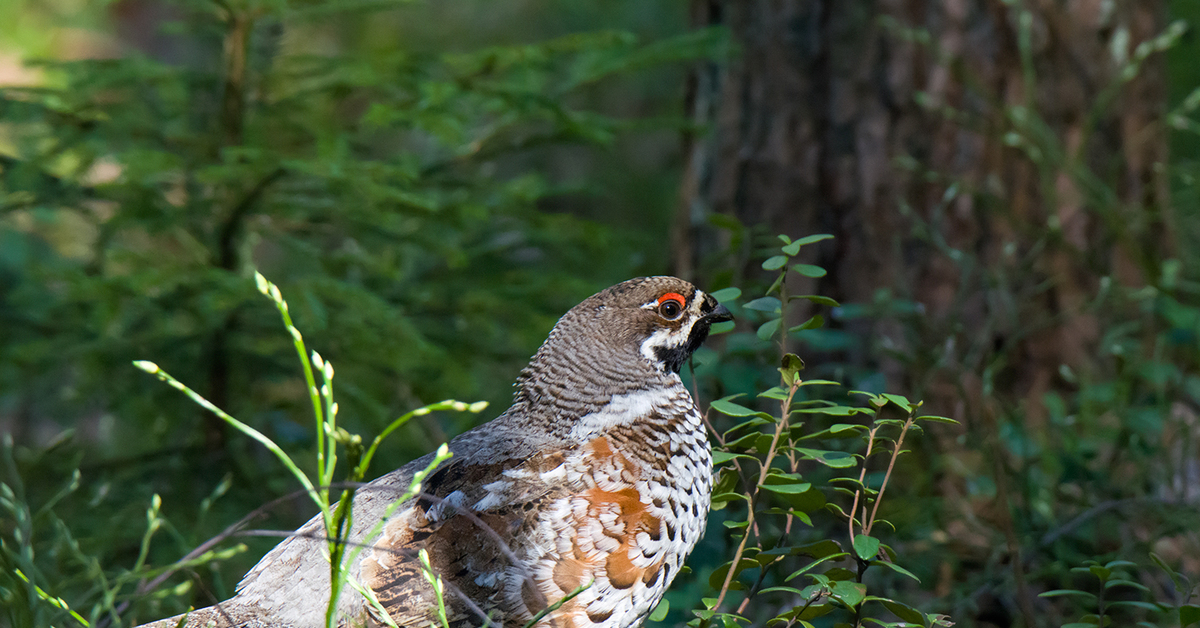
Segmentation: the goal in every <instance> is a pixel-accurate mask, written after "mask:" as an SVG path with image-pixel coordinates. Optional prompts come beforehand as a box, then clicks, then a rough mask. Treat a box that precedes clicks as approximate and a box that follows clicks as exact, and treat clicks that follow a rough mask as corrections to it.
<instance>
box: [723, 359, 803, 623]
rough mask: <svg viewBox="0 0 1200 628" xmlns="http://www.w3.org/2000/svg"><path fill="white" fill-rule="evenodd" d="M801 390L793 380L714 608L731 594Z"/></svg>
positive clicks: (748, 498) (747, 497)
mask: <svg viewBox="0 0 1200 628" xmlns="http://www.w3.org/2000/svg"><path fill="white" fill-rule="evenodd" d="M797 390H800V380H799V379H796V380H793V382H792V384H791V386H789V387H788V395H787V399H785V400H784V401H783V402H782V404H781V406H780V407H781V416H780V418H779V422H778V423H777V424H776V425H775V435H774V436H773V437H772V438H771V446H770V448H769V449H768V450H767V457H766V459H765V460H764V461H763V463H762V466H761V467H760V468H759V472H758V483H757V484H755V486H754V489H753V491H749V492H747V493H746V508H747V510H748V511H749V515H748V519H747V522H746V533H745V534H743V535H742V541H741V543H739V544H738V548H737V551H736V552H734V554H733V562H732V563H731V565H730V567H729V573H727V574H725V582H724V583H722V585H721V592H720V593H719V594H717V601H716V603H715V604H713V608H720V606H721V602H723V601H724V600H725V596H726V595H727V594H728V593H729V587H730V585H731V584H732V583H733V576H734V574H735V573H737V566H738V563H739V562H741V560H742V555H743V554H744V553H745V552H746V542H747V541H748V540H749V539H750V529H751V528H752V527H753V525H754V506H755V503H756V501H757V498H758V494H759V492H760V491H761V490H762V486H763V484H764V483H765V482H766V480H767V474H768V473H769V472H770V470H771V462H772V461H773V460H774V458H775V453H776V451H777V448H778V446H779V439H780V438H781V437H782V436H783V432H784V430H785V429H786V428H787V424H788V417H789V415H790V414H791V407H792V398H793V397H795V396H796V391H797Z"/></svg>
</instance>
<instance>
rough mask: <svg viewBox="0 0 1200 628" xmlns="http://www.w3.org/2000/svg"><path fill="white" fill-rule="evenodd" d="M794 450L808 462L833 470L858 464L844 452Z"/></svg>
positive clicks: (799, 448)
mask: <svg viewBox="0 0 1200 628" xmlns="http://www.w3.org/2000/svg"><path fill="white" fill-rule="evenodd" d="M795 450H796V451H797V452H799V453H800V454H801V455H803V456H804V457H805V458H808V459H809V460H816V461H817V462H820V463H821V464H823V465H826V466H829V467H833V468H835V469H845V468H847V467H853V466H854V465H856V464H857V463H858V461H857V460H856V459H855V457H854V456H853V455H851V454H848V453H846V452H844V451H821V450H818V449H804V448H801V447H797V448H795Z"/></svg>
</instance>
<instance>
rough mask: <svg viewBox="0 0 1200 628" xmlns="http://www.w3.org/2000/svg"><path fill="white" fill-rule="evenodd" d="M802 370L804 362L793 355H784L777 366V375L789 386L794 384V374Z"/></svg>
mask: <svg viewBox="0 0 1200 628" xmlns="http://www.w3.org/2000/svg"><path fill="white" fill-rule="evenodd" d="M803 369H804V360H801V359H800V356H798V355H796V354H795V353H785V354H784V355H783V360H781V362H780V365H779V369H778V370H779V375H780V376H782V377H783V381H784V383H786V384H787V385H788V386H791V385H792V384H794V383H795V382H796V374H797V373H799V372H800V371H801V370H803Z"/></svg>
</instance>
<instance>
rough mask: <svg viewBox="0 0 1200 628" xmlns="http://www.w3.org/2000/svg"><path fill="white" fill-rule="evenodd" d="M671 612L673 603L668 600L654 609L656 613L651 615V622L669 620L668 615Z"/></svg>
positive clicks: (664, 599)
mask: <svg viewBox="0 0 1200 628" xmlns="http://www.w3.org/2000/svg"><path fill="white" fill-rule="evenodd" d="M670 610H671V602H670V601H669V600H667V599H666V598H663V601H661V602H659V603H658V606H655V607H654V612H653V613H650V621H662V620H664V619H666V618H667V613H668V612H669V611H670Z"/></svg>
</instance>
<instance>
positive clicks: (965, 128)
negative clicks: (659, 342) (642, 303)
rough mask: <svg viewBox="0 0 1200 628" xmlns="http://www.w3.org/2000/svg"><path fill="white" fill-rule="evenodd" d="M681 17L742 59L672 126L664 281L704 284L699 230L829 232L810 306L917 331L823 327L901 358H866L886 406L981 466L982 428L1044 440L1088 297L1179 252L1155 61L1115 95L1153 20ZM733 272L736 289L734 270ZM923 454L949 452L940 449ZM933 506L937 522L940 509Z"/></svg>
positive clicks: (795, 2)
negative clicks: (684, 127) (942, 433)
mask: <svg viewBox="0 0 1200 628" xmlns="http://www.w3.org/2000/svg"><path fill="white" fill-rule="evenodd" d="M692 10H693V20H694V22H695V24H696V25H697V26H707V25H712V24H723V25H725V26H727V27H728V28H729V30H730V32H731V35H732V36H733V38H734V40H735V41H736V42H737V43H738V44H739V45H740V51H739V54H737V55H736V56H734V57H733V58H731V59H729V60H725V61H721V62H716V63H711V64H706V65H703V66H701V67H699V68H697V70H696V72H695V73H694V76H693V82H692V85H691V89H690V90H689V102H688V106H689V108H690V114H691V115H692V116H693V118H694V119H695V120H696V121H697V122H699V123H702V124H707V125H709V127H710V128H711V132H710V133H709V134H708V135H705V136H700V137H696V138H692V139H691V140H690V144H689V146H688V151H687V153H686V154H687V155H688V163H687V171H686V176H685V178H684V184H683V188H682V193H681V202H680V211H679V214H678V220H677V221H676V231H675V234H674V239H675V243H676V245H677V246H676V250H675V255H676V257H675V260H674V263H675V270H676V271H678V272H680V273H683V274H684V275H685V276H692V275H701V282H702V283H704V282H705V280H706V279H711V277H709V278H705V277H703V274H704V273H705V270H704V262H705V260H706V259H708V258H711V256H712V255H714V254H715V253H714V251H716V250H718V249H719V248H720V246H719V245H720V244H721V242H720V239H721V238H722V237H725V238H726V241H725V242H724V244H726V245H728V244H729V243H730V242H729V237H728V235H727V232H722V231H720V230H717V229H714V228H713V227H711V226H710V223H711V217H712V216H713V215H723V216H727V217H732V218H735V219H736V220H737V221H739V222H741V223H742V224H743V225H757V226H764V227H765V228H763V229H761V231H762V232H763V233H766V234H775V233H786V234H789V235H792V236H793V237H796V236H801V235H806V234H810V233H822V232H824V233H832V234H834V235H835V236H837V237H836V239H835V240H833V241H830V242H826V243H825V245H826V246H824V248H821V249H820V250H819V254H818V256H819V259H817V261H818V262H819V263H821V264H822V265H824V266H825V267H826V268H827V269H828V270H829V274H828V275H827V276H826V277H825V278H824V279H822V280H821V283H820V285H819V286H816V288H817V289H818V290H820V291H821V293H822V294H827V295H829V296H833V297H835V298H837V299H838V300H840V301H842V302H843V303H847V302H850V303H868V304H869V303H872V302H873V300H874V299H875V296H876V294H877V293H878V291H881V290H886V291H887V292H888V293H889V294H890V295H891V297H892V299H893V301H892V302H893V303H894V302H896V301H895V300H907V301H910V302H912V303H913V304H915V307H916V312H917V315H916V316H907V317H906V316H902V315H897V316H889V315H887V313H881V315H879V316H877V317H875V318H873V319H870V320H869V321H856V322H838V321H834V324H835V325H837V324H840V325H843V326H845V327H846V328H848V329H851V330H852V331H855V332H856V333H859V334H860V337H862V338H864V339H866V338H882V339H883V341H884V342H886V343H887V344H888V345H889V346H890V347H892V348H893V349H898V351H897V352H896V354H897V355H901V356H904V357H903V358H901V359H881V358H873V359H875V360H877V365H878V366H881V367H882V368H883V370H884V372H885V373H886V374H887V375H888V378H889V387H892V388H893V389H895V390H900V391H904V392H905V393H911V394H913V395H915V396H920V397H921V398H923V399H925V400H926V401H927V403H928V405H929V407H930V409H931V411H932V412H934V413H938V414H944V415H947V416H951V417H953V418H956V419H958V420H960V421H962V422H963V423H964V424H965V426H966V430H967V433H968V437H969V439H970V440H969V442H970V444H971V445H972V446H976V447H986V446H987V445H989V444H991V445H992V446H997V445H998V443H997V442H996V441H997V438H998V431H997V429H998V428H997V427H996V426H997V424H998V415H1001V414H1005V413H1010V412H1012V411H1013V410H1014V409H1017V408H1019V409H1020V413H1019V416H1020V417H1021V418H1020V419H1019V420H1021V421H1023V424H1022V425H1021V426H1020V428H1021V429H1024V430H1027V431H1030V432H1032V433H1039V434H1045V433H1046V432H1047V429H1048V428H1047V426H1046V425H1045V414H1046V413H1045V410H1044V408H1043V405H1042V404H1043V398H1044V395H1045V393H1047V392H1048V391H1052V390H1054V389H1056V388H1061V387H1064V386H1067V383H1066V382H1064V381H1063V379H1062V377H1061V375H1060V373H1061V372H1062V371H1061V370H1060V367H1062V366H1063V365H1066V366H1067V367H1069V368H1070V369H1074V370H1075V371H1076V372H1079V371H1084V372H1086V371H1087V369H1089V368H1091V367H1092V366H1093V364H1094V357H1093V356H1095V355H1096V345H1097V343H1098V341H1099V334H1100V331H1101V321H1099V320H1098V318H1097V313H1096V312H1095V309H1094V308H1092V307H1091V305H1092V304H1093V303H1094V299H1095V295H1096V294H1097V292H1098V290H1099V286H1100V285H1101V282H1102V281H1106V280H1107V279H1105V278H1111V280H1112V281H1115V282H1116V283H1117V284H1124V285H1139V284H1141V283H1142V282H1143V281H1145V279H1146V277H1147V276H1148V275H1147V274H1148V273H1149V272H1152V263H1153V260H1154V259H1155V258H1157V259H1162V258H1163V257H1164V255H1162V253H1161V251H1162V249H1163V248H1164V247H1165V248H1167V249H1171V248H1172V247H1173V246H1174V244H1173V243H1172V242H1171V239H1170V236H1169V231H1168V230H1167V229H1166V228H1165V225H1166V223H1167V219H1166V217H1165V210H1164V208H1165V207H1166V205H1167V203H1166V200H1167V199H1166V185H1165V181H1164V177H1163V176H1162V175H1161V174H1160V172H1161V169H1160V167H1159V166H1160V164H1161V163H1162V162H1164V161H1165V159H1166V141H1165V132H1164V129H1163V128H1162V127H1161V125H1160V123H1159V120H1160V119H1161V117H1162V107H1163V106H1164V99H1165V88H1164V75H1163V70H1162V68H1161V66H1160V61H1159V59H1158V58H1157V55H1154V54H1151V55H1149V57H1148V58H1147V59H1146V61H1145V62H1144V63H1141V64H1140V67H1139V68H1138V69H1137V72H1136V75H1135V76H1133V78H1128V77H1124V78H1123V77H1122V72H1126V71H1127V68H1129V67H1130V60H1132V59H1135V58H1136V56H1137V55H1136V51H1137V49H1138V46H1139V44H1141V43H1142V42H1148V41H1150V40H1153V39H1154V38H1155V37H1157V36H1158V35H1160V34H1161V33H1162V32H1163V30H1164V28H1165V24H1164V15H1163V14H1164V10H1165V7H1164V3H1163V2H1161V1H1146V2H1116V3H1112V2H1103V1H1102V0H1029V1H1027V2H1002V1H1001V0H944V1H938V2H933V1H929V0H875V1H872V2H836V1H834V0H738V1H729V2H722V1H720V0H695V1H694V2H693V4H692ZM723 234H724V235H723ZM734 244H737V243H736V242H735V243H734ZM747 250H748V247H743V251H747ZM741 263H742V264H743V267H742V269H741V272H742V273H743V274H749V273H753V272H755V271H754V268H755V263H756V262H755V261H754V260H751V259H750V258H749V256H748V255H746V256H744V257H743V258H742V260H741ZM736 279H737V278H735V280H736ZM855 325H857V326H858V327H857V328H855V327H853V326H855ZM866 342H868V341H867V340H864V343H866ZM864 355H868V356H869V355H875V356H878V355H880V352H874V353H871V352H868V353H865V354H864ZM845 357H846V359H857V358H855V357H854V356H845ZM867 359H872V358H867ZM1013 416H1016V415H1015V414H1014V415H1013ZM937 446H938V448H939V449H941V450H943V451H946V450H954V449H956V448H961V445H957V444H955V441H954V440H953V439H951V438H948V437H945V438H943V440H942V441H941V442H939V443H938V445H937ZM996 462H997V465H996V469H997V470H998V471H997V472H998V473H1003V472H1004V469H1005V468H1006V465H1007V464H1008V463H1007V462H1006V461H1005V460H1003V459H998V460H997V461H996ZM989 466H990V465H988V464H986V463H983V464H981V465H980V467H979V469H980V471H981V472H983V473H987V472H989V471H991V469H989V468H988V467H989ZM1000 479H1003V478H1002V477H1001V478H1000ZM942 490H943V493H944V494H945V496H946V497H947V498H951V499H948V500H947V501H948V502H950V501H952V500H953V498H956V497H957V495H956V492H957V491H959V489H958V488H957V487H955V486H953V485H947V486H944V487H943V489H942ZM1000 492H1001V494H1000V496H999V500H1000V503H999V504H998V505H997V506H998V507H996V508H995V509H994V510H995V513H996V514H995V515H994V516H993V521H992V522H993V524H994V526H995V529H996V530H997V531H998V533H1000V534H1002V535H1003V537H1004V540H1005V541H1006V542H1007V544H1008V545H1009V548H1010V551H1011V553H1012V554H1013V556H1012V558H1014V559H1016V560H1013V561H1012V564H1013V565H1014V568H1015V574H1014V575H1015V576H1016V578H1017V580H1018V582H1020V580H1021V579H1022V575H1021V573H1020V565H1021V561H1020V560H1019V555H1018V550H1019V543H1018V542H1017V539H1016V538H1015V537H1014V532H1013V529H1012V528H1013V523H1012V519H1011V516H1010V514H1009V513H1010V508H1012V507H1015V504H1014V503H1012V500H1016V499H1018V498H1017V497H1012V498H1010V497H1009V496H1008V495H1007V493H1006V491H1005V490H1004V488H1003V485H1002V484H1001V491H1000ZM1020 597H1021V598H1024V600H1018V601H1017V602H1018V603H1019V604H1020V606H1021V612H1022V614H1023V615H1025V619H1026V622H1027V625H1030V624H1029V623H1028V622H1030V621H1032V614H1033V611H1032V610H1031V608H1030V606H1029V604H1028V602H1027V600H1028V599H1029V598H1028V596H1027V595H1020Z"/></svg>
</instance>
